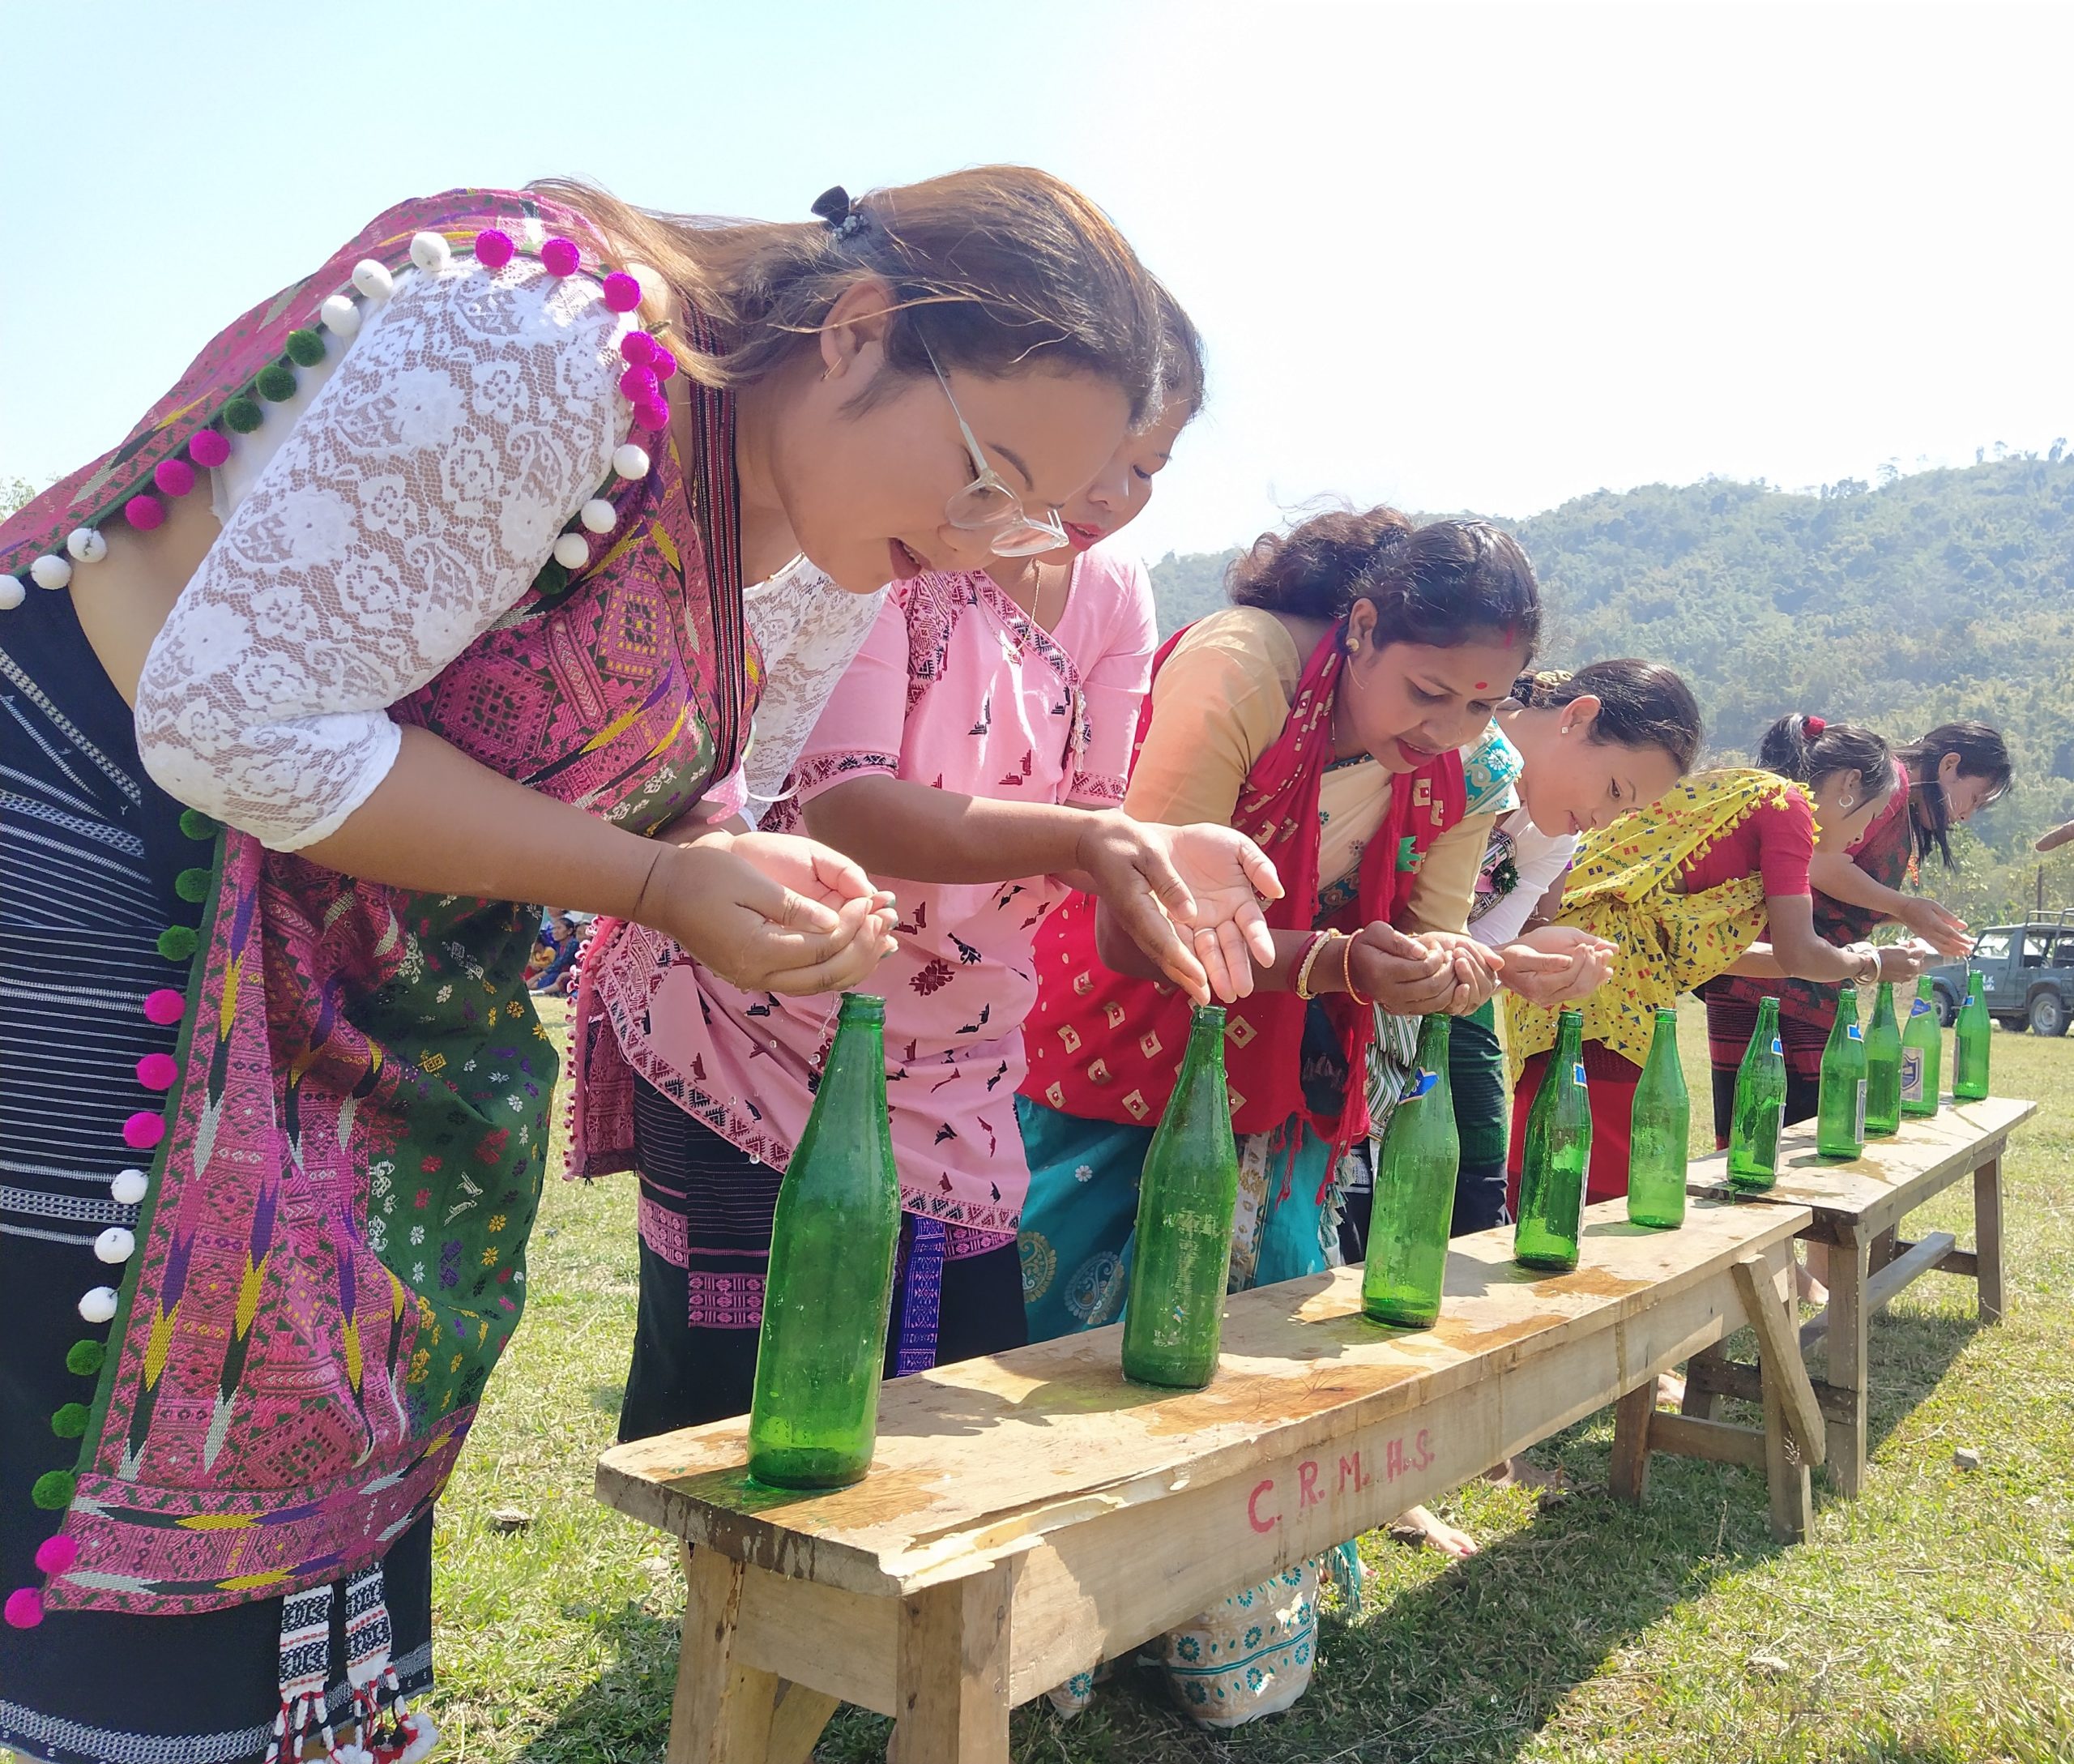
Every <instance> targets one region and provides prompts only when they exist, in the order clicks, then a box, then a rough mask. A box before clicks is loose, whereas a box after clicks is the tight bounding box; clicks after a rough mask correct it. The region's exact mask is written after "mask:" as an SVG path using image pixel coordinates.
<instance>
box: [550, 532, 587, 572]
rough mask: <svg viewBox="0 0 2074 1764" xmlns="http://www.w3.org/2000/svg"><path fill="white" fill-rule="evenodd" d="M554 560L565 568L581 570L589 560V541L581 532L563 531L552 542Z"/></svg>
mask: <svg viewBox="0 0 2074 1764" xmlns="http://www.w3.org/2000/svg"><path fill="white" fill-rule="evenodd" d="M554 561H555V562H557V563H558V564H560V565H561V566H562V568H563V569H565V570H581V569H582V568H583V566H584V565H585V564H587V563H588V562H590V561H591V541H590V540H587V539H586V538H585V537H584V536H583V535H582V534H581V533H564V534H563V535H562V536H561V538H559V539H557V540H556V541H555V542H554Z"/></svg>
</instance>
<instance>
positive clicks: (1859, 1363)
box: [1824, 1228, 1871, 1498]
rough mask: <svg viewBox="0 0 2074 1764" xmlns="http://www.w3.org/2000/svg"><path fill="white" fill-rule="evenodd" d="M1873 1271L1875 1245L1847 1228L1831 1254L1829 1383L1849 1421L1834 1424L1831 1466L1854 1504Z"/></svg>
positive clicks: (1861, 1459)
mask: <svg viewBox="0 0 2074 1764" xmlns="http://www.w3.org/2000/svg"><path fill="white" fill-rule="evenodd" d="M1829 1273H1830V1280H1829V1329H1828V1330H1827V1331H1826V1335H1827V1338H1828V1345H1829V1373H1828V1376H1827V1377H1825V1378H1824V1383H1826V1384H1827V1385H1828V1386H1829V1388H1830V1389H1831V1390H1838V1391H1841V1392H1842V1393H1843V1396H1844V1402H1845V1405H1846V1413H1847V1416H1848V1419H1846V1420H1836V1419H1834V1418H1833V1416H1832V1419H1831V1420H1830V1421H1829V1467H1830V1470H1831V1471H1832V1473H1833V1475H1834V1476H1835V1477H1836V1479H1837V1487H1838V1488H1839V1489H1841V1490H1842V1491H1843V1492H1844V1493H1845V1494H1846V1495H1847V1496H1850V1497H1853V1498H1855V1497H1857V1494H1858V1490H1859V1489H1862V1488H1863V1486H1864V1485H1865V1457H1866V1450H1865V1406H1866V1393H1867V1389H1868V1388H1869V1386H1870V1383H1871V1380H1870V1378H1869V1377H1868V1376H1867V1370H1866V1364H1865V1360H1866V1331H1867V1326H1868V1319H1867V1316H1866V1309H1865V1287H1866V1282H1867V1279H1870V1277H1871V1245H1870V1244H1869V1243H1868V1242H1867V1240H1866V1237H1865V1234H1864V1232H1862V1231H1859V1230H1858V1229H1856V1228H1846V1229H1844V1230H1843V1231H1842V1232H1841V1241H1839V1242H1838V1243H1837V1245H1835V1247H1834V1248H1833V1249H1831V1251H1830V1252H1829Z"/></svg>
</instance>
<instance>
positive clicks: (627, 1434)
mask: <svg viewBox="0 0 2074 1764" xmlns="http://www.w3.org/2000/svg"><path fill="white" fill-rule="evenodd" d="M634 1168H635V1169H636V1170H637V1171H638V1172H639V1175H640V1180H641V1199H640V1228H641V1303H640V1310H639V1313H638V1317H637V1318H636V1321H635V1324H634V1363H633V1365H632V1367H631V1368H630V1369H629V1371H628V1373H627V1379H626V1395H625V1399H624V1400H623V1401H622V1403H621V1405H620V1412H619V1437H621V1439H622V1440H628V1439H646V1438H647V1437H649V1436H650V1435H651V1434H655V1433H669V1432H671V1431H672V1430H673V1429H676V1428H680V1427H695V1426H697V1425H698V1424H699V1423H701V1422H702V1421H718V1420H725V1419H727V1417H728V1416H732V1415H740V1414H743V1413H745V1412H746V1411H747V1410H748V1408H749V1396H750V1393H751V1392H752V1391H753V1390H754V1388H755V1384H756V1344H757V1335H758V1334H759V1332H760V1330H761V1329H762V1323H763V1283H764V1279H765V1275H766V1272H767V1271H768V1270H769V1267H770V1222H771V1215H772V1214H773V1212H774V1211H775V1209H776V1207H777V1205H778V1186H779V1181H780V1180H781V1179H782V1175H783V1172H780V1171H777V1170H774V1169H772V1168H770V1166H769V1165H768V1164H759V1163H757V1161H756V1160H754V1159H753V1158H752V1157H750V1156H749V1154H748V1153H747V1152H745V1151H741V1150H740V1148H739V1147H736V1146H734V1145H732V1144H731V1143H729V1142H728V1140H727V1139H725V1138H722V1137H721V1135H720V1134H717V1133H715V1132H714V1131H713V1130H712V1129H711V1128H710V1127H707V1126H706V1125H703V1124H702V1123H701V1122H699V1121H694V1120H693V1119H692V1117H690V1116H689V1115H688V1114H686V1113H685V1112H684V1111H683V1110H682V1109H681V1108H678V1107H677V1106H676V1104H675V1103H673V1102H672V1101H671V1100H669V1098H668V1097H667V1096H664V1094H663V1093H662V1092H661V1091H659V1090H657V1089H656V1088H655V1086H654V1085H652V1084H651V1083H648V1082H647V1080H646V1079H645V1078H635V1079H634ZM899 1256H900V1262H899V1267H898V1271H897V1277H896V1279H895V1280H894V1298H893V1305H894V1312H893V1319H892V1326H891V1328H890V1330H888V1331H887V1335H886V1376H887V1377H898V1376H900V1375H901V1374H903V1373H910V1372H919V1371H920V1370H922V1369H924V1368H925V1367H928V1366H932V1365H949V1364H950V1363H951V1362H952V1361H954V1360H971V1359H976V1358H977V1357H979V1356H981V1355H983V1354H996V1353H1003V1352H1006V1351H1007V1350H1008V1349H1009V1348H1020V1347H1021V1346H1022V1344H1023V1343H1024V1341H1025V1340H1026V1339H1027V1336H1026V1331H1025V1329H1024V1325H1023V1315H1022V1275H1021V1272H1020V1270H1019V1266H1018V1262H1017V1260H1016V1249H1015V1239H1014V1237H1010V1236H1009V1235H1007V1234H1006V1233H1005V1232H977V1231H968V1230H967V1229H965V1228H962V1227H961V1226H956V1225H953V1226H945V1225H943V1224H941V1223H940V1222H938V1221H937V1220H935V1219H918V1218H917V1217H916V1215H914V1214H912V1213H903V1214H902V1215H901V1219H900V1250H899Z"/></svg>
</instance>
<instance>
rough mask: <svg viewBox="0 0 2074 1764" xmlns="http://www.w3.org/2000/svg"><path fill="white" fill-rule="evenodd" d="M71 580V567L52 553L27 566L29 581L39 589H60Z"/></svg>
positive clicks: (56, 554)
mask: <svg viewBox="0 0 2074 1764" xmlns="http://www.w3.org/2000/svg"><path fill="white" fill-rule="evenodd" d="M71 579H72V566H71V565H70V564H69V563H67V562H66V561H65V559H63V558H62V557H59V556H58V553H55V552H54V551H53V552H47V553H45V554H44V555H43V556H42V557H39V558H37V559H36V562H34V563H32V564H31V565H30V566H29V580H30V581H32V582H33V583H35V584H36V586H37V587H40V588H62V587H64V586H65V584H66V583H68V582H70V580H71Z"/></svg>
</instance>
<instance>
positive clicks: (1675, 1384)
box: [1656, 1372, 1685, 1409]
mask: <svg viewBox="0 0 2074 1764" xmlns="http://www.w3.org/2000/svg"><path fill="white" fill-rule="evenodd" d="M1656 1406H1657V1407H1658V1408H1660V1409H1661V1408H1666V1407H1668V1408H1674V1409H1682V1408H1684V1407H1685V1381H1684V1379H1683V1378H1681V1377H1679V1376H1678V1374H1677V1373H1675V1372H1659V1373H1658V1374H1657V1375H1656Z"/></svg>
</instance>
